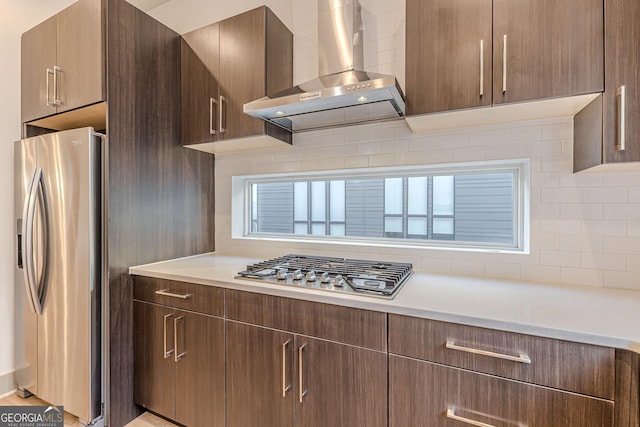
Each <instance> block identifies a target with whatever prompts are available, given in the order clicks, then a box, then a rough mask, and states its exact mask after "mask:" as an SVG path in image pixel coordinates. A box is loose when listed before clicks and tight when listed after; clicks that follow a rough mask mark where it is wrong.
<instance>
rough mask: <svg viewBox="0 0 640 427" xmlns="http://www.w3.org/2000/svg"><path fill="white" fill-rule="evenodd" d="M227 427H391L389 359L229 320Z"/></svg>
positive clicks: (372, 352)
mask: <svg viewBox="0 0 640 427" xmlns="http://www.w3.org/2000/svg"><path fill="white" fill-rule="evenodd" d="M226 345H227V425H228V426H233V427H255V426H261V427H287V426H299V427H303V426H304V427H315V426H317V427H326V426H367V427H385V426H386V425H387V403H386V402H387V354H386V353H385V352H380V351H374V350H369V349H365V348H360V347H354V346H350V345H345V344H340V343H336V342H331V341H325V340H321V339H316V338H311V337H307V336H303V335H296V334H291V333H288V332H284V331H279V330H274V329H269V328H264V327H261V326H254V325H249V324H246V323H240V322H234V321H229V320H228V321H227V324H226Z"/></svg>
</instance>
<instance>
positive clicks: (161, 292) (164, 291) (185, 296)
mask: <svg viewBox="0 0 640 427" xmlns="http://www.w3.org/2000/svg"><path fill="white" fill-rule="evenodd" d="M156 295H162V296H165V297H171V298H180V299H189V298H191V294H174V293H173V292H169V289H162V290H159V291H156Z"/></svg>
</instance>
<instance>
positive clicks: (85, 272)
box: [14, 128, 106, 425]
mask: <svg viewBox="0 0 640 427" xmlns="http://www.w3.org/2000/svg"><path fill="white" fill-rule="evenodd" d="M105 144H106V141H105V139H104V138H103V137H102V136H101V135H99V134H97V133H95V132H94V130H93V128H82V129H74V130H69V131H63V132H56V133H50V134H46V135H42V136H37V137H33V138H29V139H24V140H22V141H17V142H16V143H15V147H14V148H15V151H14V158H15V227H16V254H17V256H16V272H15V286H16V287H15V296H16V319H15V325H16V342H15V344H16V359H15V361H16V375H15V378H16V383H17V385H18V390H19V391H21V392H22V393H24V394H29V393H32V394H34V395H36V396H38V397H39V398H41V399H43V400H45V401H46V402H48V403H51V404H55V405H64V409H65V411H66V412H69V413H71V414H73V415H75V416H77V417H78V418H79V419H80V422H81V423H82V424H83V425H99V424H102V423H103V422H104V421H103V417H102V412H103V398H102V397H103V391H102V384H103V381H102V357H101V348H102V346H101V332H102V331H101V330H102V322H101V317H102V315H101V314H102V309H101V303H102V298H101V294H102V289H103V286H102V282H103V273H104V261H103V256H104V249H103V238H102V236H103V235H104V234H105V233H104V232H103V229H104V224H103V217H104V215H103V205H104V200H103V194H104V192H103V170H106V168H105V167H104V165H103V161H104V157H103V155H102V152H103V149H104V145H105Z"/></svg>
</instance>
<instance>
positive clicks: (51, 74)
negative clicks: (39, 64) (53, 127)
mask: <svg viewBox="0 0 640 427" xmlns="http://www.w3.org/2000/svg"><path fill="white" fill-rule="evenodd" d="M49 76H53V70H52V69H51V68H47V87H46V91H47V97H46V102H47V107H55V106H56V104H54V103H53V102H51V98H50V97H49V92H50V91H51V88H50V85H49Z"/></svg>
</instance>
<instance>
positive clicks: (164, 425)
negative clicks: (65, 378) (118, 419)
mask: <svg viewBox="0 0 640 427" xmlns="http://www.w3.org/2000/svg"><path fill="white" fill-rule="evenodd" d="M28 405H31V406H38V405H48V403H46V402H45V401H43V400H40V399H38V398H37V397H35V396H31V397H29V398H28V399H22V398H20V397H18V396H17V395H15V394H12V395H11V396H8V397H5V398H4V399H0V406H28ZM64 426H65V427H79V426H80V423H79V422H78V419H77V418H76V417H74V416H73V415H70V414H67V413H65V414H64ZM126 427H176V425H175V424H172V423H170V422H168V421H166V420H163V419H162V418H159V417H156V416H155V415H153V414H150V413H148V412H146V413H144V414H142V415H140V416H139V417H138V418H136V419H135V420H133V421H131V422H130V423H129V424H127V425H126Z"/></svg>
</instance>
